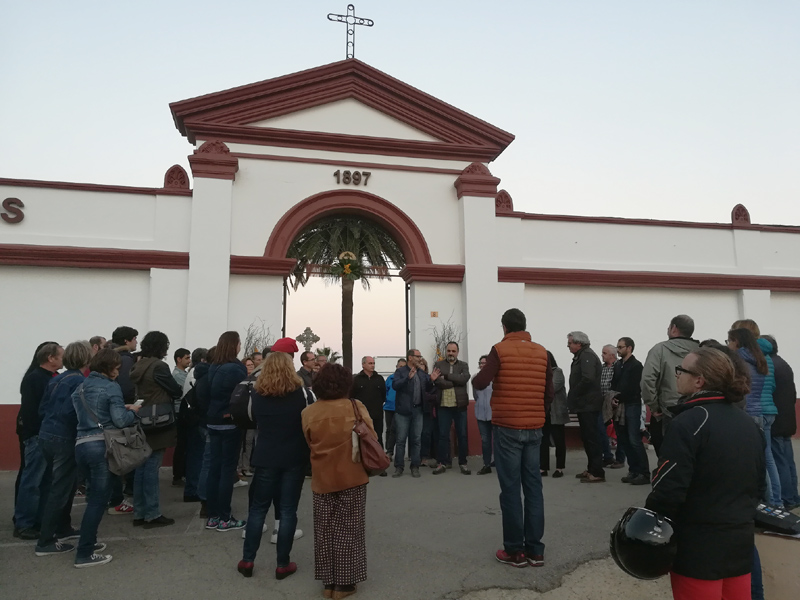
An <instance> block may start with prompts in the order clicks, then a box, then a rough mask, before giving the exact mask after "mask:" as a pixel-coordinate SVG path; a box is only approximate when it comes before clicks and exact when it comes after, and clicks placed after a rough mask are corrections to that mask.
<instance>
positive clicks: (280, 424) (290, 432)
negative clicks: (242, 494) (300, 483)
mask: <svg viewBox="0 0 800 600" xmlns="http://www.w3.org/2000/svg"><path fill="white" fill-rule="evenodd" d="M252 398H253V417H254V418H255V420H256V423H257V424H258V437H257V438H256V445H255V448H254V449H253V455H252V456H251V458H250V464H251V465H252V466H254V467H266V468H276V469H290V468H292V467H298V466H303V465H306V464H308V461H309V456H310V452H309V449H308V444H307V443H306V437H305V434H304V433H303V422H302V418H301V416H300V415H301V413H302V412H303V409H304V408H305V407H306V396H305V394H303V388H302V387H299V388H297V389H296V390H295V391H293V392H289V393H288V394H286V395H285V396H280V397H275V396H262V395H261V394H259V393H258V392H255V391H254V392H253V394H252Z"/></svg>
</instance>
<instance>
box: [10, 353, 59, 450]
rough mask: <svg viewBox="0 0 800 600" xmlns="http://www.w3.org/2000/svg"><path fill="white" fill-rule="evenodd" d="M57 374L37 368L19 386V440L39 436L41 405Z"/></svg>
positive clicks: (22, 440)
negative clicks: (49, 385)
mask: <svg viewBox="0 0 800 600" xmlns="http://www.w3.org/2000/svg"><path fill="white" fill-rule="evenodd" d="M55 375H56V373H53V372H52V371H48V370H47V369H45V368H44V367H35V368H34V369H32V370H31V372H30V373H28V374H27V375H25V377H23V378H22V383H21V384H20V385H19V392H20V395H21V396H22V400H21V402H20V407H19V413H17V435H18V436H19V440H20V441H21V442H24V441H25V440H27V439H29V438H32V437H33V436H35V435H39V425H40V424H41V420H40V418H39V403H40V402H41V401H42V398H43V397H44V393H45V391H46V390H47V385H48V384H49V383H50V381H51V380H52V379H53V377H54V376H55Z"/></svg>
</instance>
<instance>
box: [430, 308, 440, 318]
mask: <svg viewBox="0 0 800 600" xmlns="http://www.w3.org/2000/svg"><path fill="white" fill-rule="evenodd" d="M438 318H439V311H438V310H432V311H431V319H438Z"/></svg>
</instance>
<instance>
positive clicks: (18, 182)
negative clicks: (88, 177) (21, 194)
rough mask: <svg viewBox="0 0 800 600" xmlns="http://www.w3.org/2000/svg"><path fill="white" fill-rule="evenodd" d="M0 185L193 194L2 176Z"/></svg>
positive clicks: (173, 194)
mask: <svg viewBox="0 0 800 600" xmlns="http://www.w3.org/2000/svg"><path fill="white" fill-rule="evenodd" d="M0 185H10V186H14V187H31V188H50V189H55V190H75V191H78V192H112V193H115V194H147V195H149V196H153V195H156V194H158V195H160V196H191V195H192V190H189V189H178V188H149V187H129V186H125V185H105V184H100V183H72V182H70V181H41V180H38V179H7V178H5V177H0Z"/></svg>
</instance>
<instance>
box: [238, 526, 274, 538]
mask: <svg viewBox="0 0 800 600" xmlns="http://www.w3.org/2000/svg"><path fill="white" fill-rule="evenodd" d="M267 531H269V526H268V525H267V524H266V523H264V525H263V527H261V533H267ZM246 537H247V530H246V528H245V531H243V532H242V539H244V538H246Z"/></svg>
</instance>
